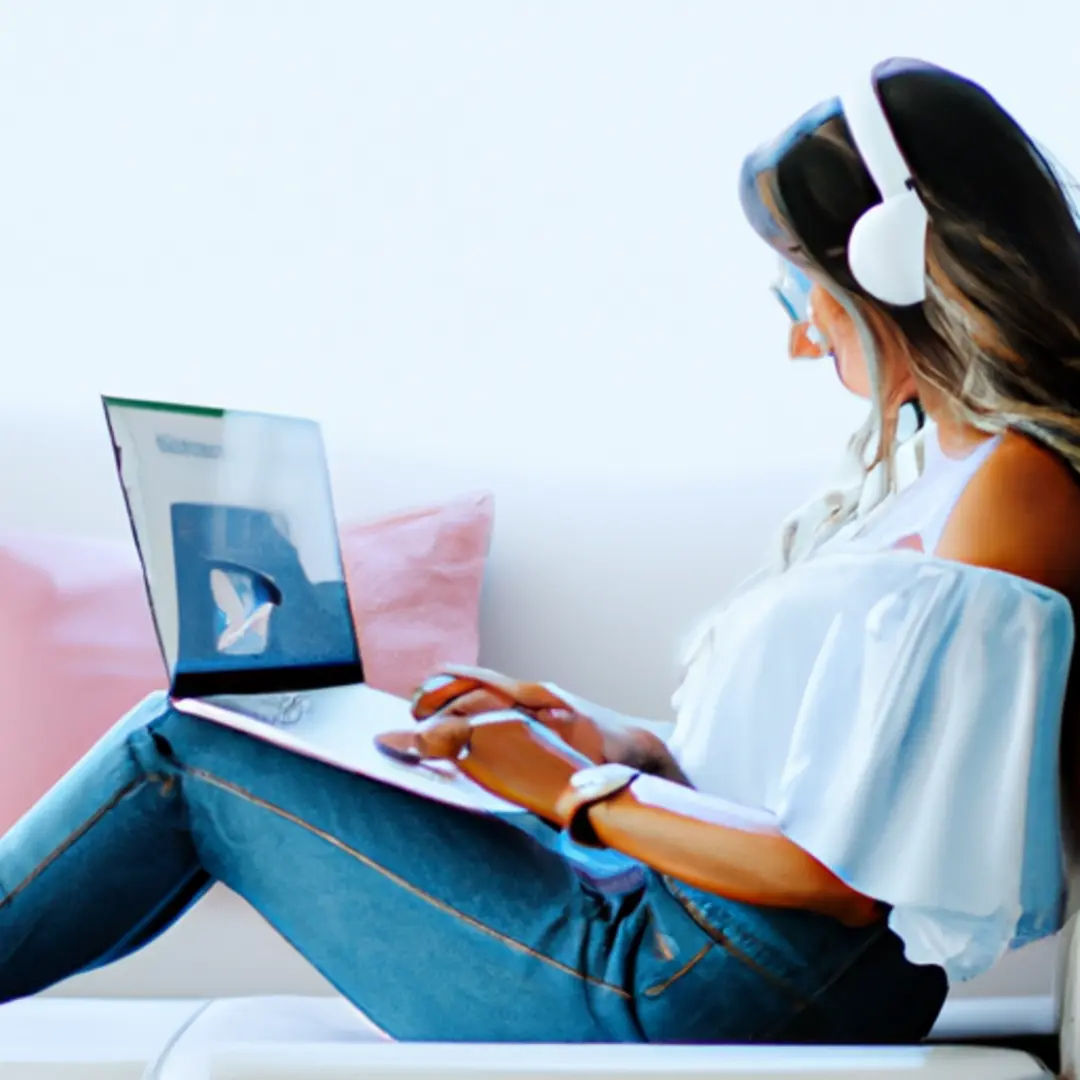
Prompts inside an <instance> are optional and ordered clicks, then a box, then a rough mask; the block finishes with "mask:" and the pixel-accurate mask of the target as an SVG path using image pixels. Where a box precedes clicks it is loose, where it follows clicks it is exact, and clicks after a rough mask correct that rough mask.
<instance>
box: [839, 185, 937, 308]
mask: <svg viewBox="0 0 1080 1080" xmlns="http://www.w3.org/2000/svg"><path fill="white" fill-rule="evenodd" d="M928 221H929V217H928V215H927V212H926V207H925V206H924V205H923V203H922V200H921V199H920V198H919V196H918V195H917V194H916V193H915V192H914V191H908V192H905V193H904V194H903V195H897V196H894V197H893V198H891V199H886V200H885V202H883V203H880V204H878V205H877V206H874V207H872V208H871V209H870V210H868V211H867V212H866V213H865V214H863V216H862V217H861V218H859V220H858V221H857V222H855V227H854V228H853V229H852V230H851V238H850V239H849V240H848V265H849V266H850V267H851V273H852V276H853V277H854V278H855V280H856V281H857V282H858V283H859V284H860V285H861V286H862V287H863V288H864V289H865V290H866V291H867V292H868V293H869V294H870V295H871V296H875V297H877V299H878V300H882V301H884V302H885V303H886V304H894V305H896V306H897V307H910V306H911V305H912V304H919V303H922V301H923V300H925V299H926V228H927V223H928Z"/></svg>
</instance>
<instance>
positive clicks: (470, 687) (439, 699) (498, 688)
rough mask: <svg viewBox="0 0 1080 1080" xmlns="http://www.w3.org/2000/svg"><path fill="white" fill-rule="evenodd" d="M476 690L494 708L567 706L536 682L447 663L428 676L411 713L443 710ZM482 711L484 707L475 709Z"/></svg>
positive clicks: (419, 716)
mask: <svg viewBox="0 0 1080 1080" xmlns="http://www.w3.org/2000/svg"><path fill="white" fill-rule="evenodd" d="M476 690H486V691H487V692H488V693H489V694H491V695H492V698H493V700H494V701H497V702H498V703H499V704H498V706H497V707H499V708H505V707H506V706H507V705H518V706H520V707H521V708H524V709H529V710H531V711H535V710H540V709H567V708H569V707H570V706H569V705H568V704H567V702H566V701H564V700H563V699H562V698H561V697H559V695H558V694H556V693H554V692H553V691H552V690H550V689H549V688H548V687H546V686H543V685H541V684H540V683H531V682H521V681H519V680H518V679H511V678H509V677H507V676H506V675H501V674H499V672H497V671H490V670H489V669H487V668H477V667H468V666H466V665H463V664H447V665H446V667H444V668H443V669H442V670H441V671H440V672H439V673H438V674H437V675H434V676H432V678H430V679H428V680H427V681H426V682H425V683H424V684H423V685H422V686H421V687H420V689H419V690H418V691H417V694H416V696H415V697H414V698H413V715H414V716H415V717H416V718H417V719H418V720H422V719H426V718H427V717H429V716H433V715H434V714H435V713H436V712H439V711H440V710H441V709H444V708H445V707H446V706H447V705H449V704H451V703H452V702H454V701H455V699H458V698H461V697H463V696H464V695H465V694H468V693H471V692H473V691H476ZM478 711H486V710H483V709H481V710H478Z"/></svg>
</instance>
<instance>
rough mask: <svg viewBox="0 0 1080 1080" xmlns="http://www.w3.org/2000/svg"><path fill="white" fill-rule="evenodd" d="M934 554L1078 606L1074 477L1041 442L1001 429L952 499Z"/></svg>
mask: <svg viewBox="0 0 1080 1080" xmlns="http://www.w3.org/2000/svg"><path fill="white" fill-rule="evenodd" d="M937 554H938V555H939V556H941V557H942V558H946V559H956V560H957V561H959V562H965V563H971V564H972V565H975V566H986V567H990V568H992V569H995V570H1004V571H1006V572H1007V573H1010V574H1017V575H1019V576H1020V577H1025V578H1028V579H1029V580H1030V581H1035V582H1038V583H1039V584H1041V585H1046V586H1048V587H1049V588H1052V589H1056V590H1057V591H1058V592H1062V593H1064V594H1065V595H1066V596H1067V597H1069V599H1070V600H1072V602H1073V603H1074V605H1075V604H1080V477H1078V476H1077V474H1076V472H1075V471H1074V470H1073V469H1072V467H1071V466H1070V465H1069V464H1068V463H1067V462H1065V461H1064V460H1063V459H1062V458H1061V457H1059V456H1058V455H1057V454H1055V453H1054V452H1053V451H1052V450H1050V449H1048V448H1047V447H1045V446H1043V445H1042V444H1041V443H1037V442H1035V441H1034V440H1033V439H1029V438H1028V437H1027V436H1024V435H1020V434H1018V433H1015V432H1009V433H1008V434H1006V435H1005V437H1004V438H1003V439H1002V441H1001V444H1000V445H999V446H998V447H997V448H996V449H995V450H994V452H993V453H992V454H991V455H990V456H989V458H987V460H986V463H985V464H984V465H983V466H982V468H981V469H979V471H978V472H977V473H976V474H975V476H974V477H973V478H972V480H971V482H970V483H969V484H968V486H967V488H966V489H965V491H964V494H963V495H962V496H961V497H960V500H959V501H958V502H957V504H956V508H955V510H953V512H952V514H951V516H950V517H949V521H948V524H947V525H946V527H945V531H944V532H943V533H942V536H941V542H940V543H939V545H938V549H937Z"/></svg>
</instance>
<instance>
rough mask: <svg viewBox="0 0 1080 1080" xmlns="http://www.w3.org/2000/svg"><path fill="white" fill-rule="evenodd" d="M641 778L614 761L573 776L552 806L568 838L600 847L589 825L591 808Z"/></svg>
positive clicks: (578, 772) (581, 771)
mask: <svg viewBox="0 0 1080 1080" xmlns="http://www.w3.org/2000/svg"><path fill="white" fill-rule="evenodd" d="M640 775H641V772H640V770H638V769H634V768H631V767H630V766H629V765H620V764H618V763H616V762H609V763H607V764H605V765H594V766H593V767H592V768H589V769H579V770H578V771H577V772H576V773H574V774H573V776H571V777H570V782H569V784H567V786H566V790H565V791H564V792H563V793H562V795H560V796H559V799H558V801H557V802H556V804H555V811H556V813H557V815H558V817H559V820H560V821H561V822H563V824H564V827H565V828H566V831H567V834H568V835H569V837H570V839H571V840H573V841H574V842H575V843H578V844H582V845H584V846H585V847H602V846H603V845H602V844H601V843H600V841H599V839H598V838H597V836H596V833H595V832H594V830H593V827H592V825H591V824H590V823H589V810H590V808H591V807H593V806H596V804H597V803H601V802H605V801H606V800H608V799H610V798H612V797H613V796H615V795H618V794H619V792H621V791H625V790H626V789H627V788H628V787H629V786H630V785H631V784H632V783H633V782H634V781H635V780H636V779H637V778H638V777H639V776H640Z"/></svg>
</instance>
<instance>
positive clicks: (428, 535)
mask: <svg viewBox="0 0 1080 1080" xmlns="http://www.w3.org/2000/svg"><path fill="white" fill-rule="evenodd" d="M492 518H493V501H492V499H491V497H490V496H487V495H481V496H474V497H467V498H463V499H459V500H455V501H453V502H450V503H448V504H446V505H444V506H436V507H431V508H429V509H426V510H419V511H416V512H415V513H412V514H406V515H402V516H399V517H395V518H388V519H386V520H384V521H377V522H372V523H370V524H364V525H353V526H346V527H345V528H344V529H343V530H342V549H343V555H344V560H345V565H346V576H347V577H348V578H349V580H350V581H351V582H352V585H353V592H354V595H353V614H354V617H355V618H356V620H357V626H358V629H359V635H360V639H361V649H362V651H363V657H364V664H365V667H366V669H367V675H368V681H369V682H370V683H371V685H372V686H376V687H378V688H379V689H382V690H387V691H389V692H391V693H398V694H402V695H407V694H409V693H411V691H412V689H413V687H414V686H415V685H416V684H417V683H418V682H420V681H421V680H422V679H423V678H424V676H425V675H427V674H428V673H429V672H430V670H431V668H432V667H433V666H434V665H436V664H438V663H439V662H444V661H456V662H460V663H475V662H476V660H477V656H478V652H479V648H478V629H477V623H478V616H479V598H480V585H481V580H482V578H483V573H484V564H485V559H486V555H487V550H488V543H489V539H490V535H491V526H492ZM163 685H165V669H164V665H163V663H162V660H161V654H160V652H159V650H158V644H157V637H156V635H155V633H154V628H153V623H152V622H151V619H150V610H149V606H148V604H147V601H146V592H145V589H144V586H143V579H142V574H141V573H140V570H139V562H138V558H137V556H136V554H135V548H134V545H133V544H131V543H130V542H120V541H108V540H92V539H86V538H84V537H70V536H42V535H35V534H25V533H23V534H18V533H3V534H0V833H3V832H4V830H6V829H7V828H8V827H9V826H11V825H12V824H13V823H14V822H15V821H16V820H17V819H18V817H19V816H20V815H21V814H22V813H24V812H25V811H26V810H27V809H28V808H29V807H30V806H31V805H33V803H34V801H35V800H36V799H38V798H39V797H40V796H41V795H42V794H44V793H45V791H47V790H48V788H49V787H50V786H51V785H52V784H53V783H55V782H56V781H57V780H58V779H59V778H60V777H61V776H62V775H63V774H64V773H65V772H66V771H67V770H68V769H69V768H70V767H71V766H72V765H74V764H75V762H76V761H78V760H79V758H80V757H82V755H83V754H84V753H86V751H87V750H89V749H90V747H91V746H92V745H93V744H94V742H96V741H97V739H99V738H100V737H101V736H102V735H103V734H104V733H105V732H106V731H107V730H108V729H109V727H110V726H111V725H112V724H113V723H114V722H115V721H116V720H117V719H118V718H119V717H121V716H122V715H123V714H124V713H126V712H127V711H128V710H129V709H130V708H131V707H132V706H133V705H134V704H136V703H137V702H138V701H139V700H140V699H141V698H143V697H144V696H145V695H146V694H148V693H150V692H151V691H153V690H156V689H160V688H161V687H162V686H163Z"/></svg>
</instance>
